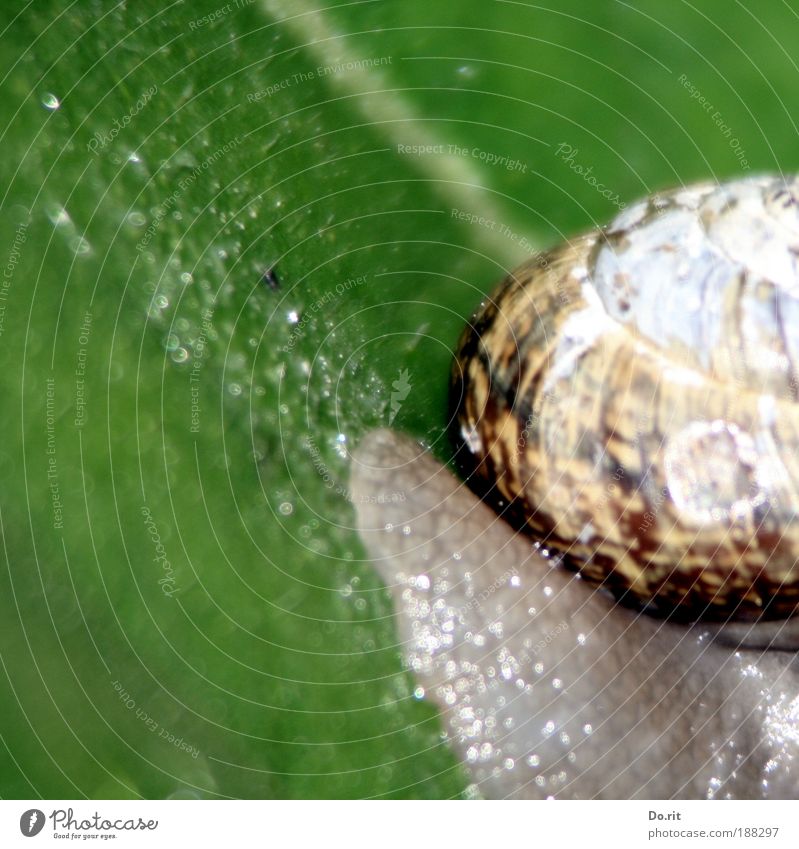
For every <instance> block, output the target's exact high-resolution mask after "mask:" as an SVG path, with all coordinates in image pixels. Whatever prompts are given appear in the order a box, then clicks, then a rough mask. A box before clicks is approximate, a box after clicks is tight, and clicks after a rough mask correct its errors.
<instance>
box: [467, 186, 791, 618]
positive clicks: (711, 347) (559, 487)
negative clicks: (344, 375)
mask: <svg viewBox="0 0 799 849" xmlns="http://www.w3.org/2000/svg"><path fill="white" fill-rule="evenodd" d="M798 257H799V181H797V180H789V181H786V180H785V179H783V178H777V177H755V178H747V179H744V180H737V181H734V182H730V183H726V184H722V185H717V184H710V183H707V184H700V185H696V186H692V187H689V188H686V189H678V190H675V191H671V192H666V193H662V194H656V195H653V196H652V197H650V198H648V199H646V200H643V201H641V202H639V203H636V204H635V205H633V206H631V207H630V208H628V209H626V210H625V211H624V212H622V213H621V214H620V215H619V216H618V217H617V218H616V219H615V220H614V221H613V222H612V223H611V224H610V226H609V227H607V228H605V229H603V230H597V231H594V232H592V233H589V234H587V235H584V236H581V237H579V238H576V239H574V240H571V241H569V242H568V243H565V244H563V245H562V246H560V247H557V248H556V249H554V250H553V251H551V252H549V253H547V254H543V255H540V256H538V257H536V258H534V259H533V260H531V261H530V262H528V263H527V264H525V265H523V266H522V267H521V268H519V269H518V270H517V271H516V272H514V273H513V274H511V275H510V276H509V277H507V278H506V279H505V281H504V282H503V283H502V284H501V285H500V286H499V288H498V289H497V291H496V292H495V293H494V294H493V296H492V297H491V298H489V299H488V300H487V301H485V302H484V304H483V305H482V306H481V308H480V310H479V311H478V313H477V315H476V316H475V318H474V319H473V320H472V322H471V323H470V324H469V325H468V326H467V328H466V330H465V332H464V334H463V336H462V338H461V341H460V343H459V348H458V353H457V356H456V359H455V363H454V366H453V372H452V396H451V397H452V403H453V407H454V414H455V418H454V421H455V422H456V440H457V443H458V446H459V450H458V456H459V460H460V461H462V463H463V465H464V467H465V468H466V469H467V470H468V472H469V479H470V483H472V484H473V485H475V486H476V487H477V488H479V489H481V490H482V491H483V492H485V493H487V494H488V495H489V497H490V498H491V499H493V500H494V502H495V503H496V504H497V505H498V506H502V507H503V508H504V509H505V510H506V511H507V514H506V515H509V517H511V518H514V519H515V520H516V521H518V522H520V523H522V524H524V525H526V526H527V528H528V529H529V530H531V531H532V532H534V533H535V534H536V535H537V536H539V537H540V538H542V539H543V540H545V541H546V544H547V545H549V546H551V547H553V548H556V549H558V550H560V551H562V552H564V553H565V554H566V555H567V560H568V561H569V562H570V563H571V564H572V565H574V566H575V567H576V568H578V569H579V570H580V573H581V574H582V575H583V576H584V577H586V578H588V579H589V580H591V581H593V582H596V583H598V584H602V585H604V586H605V587H607V588H609V589H610V590H611V591H613V592H614V593H615V594H616V595H617V596H619V597H620V598H624V599H626V600H628V601H634V602H636V603H637V604H640V605H643V606H646V607H647V608H648V609H653V610H655V611H656V612H661V613H666V612H668V613H670V614H672V615H676V616H678V617H682V618H686V619H697V618H707V619H714V618H715V619H722V618H723V619H727V618H730V617H735V618H742V619H752V618H785V617H788V616H790V615H791V614H792V613H793V612H794V611H795V608H796V606H797V603H798V602H799V567H797V557H799V522H797V520H796V516H797V509H799V452H797V447H799V402H798V400H797V398H798V396H799V379H798V375H797V370H799V267H798V265H797V261H798V260H797V258H798Z"/></svg>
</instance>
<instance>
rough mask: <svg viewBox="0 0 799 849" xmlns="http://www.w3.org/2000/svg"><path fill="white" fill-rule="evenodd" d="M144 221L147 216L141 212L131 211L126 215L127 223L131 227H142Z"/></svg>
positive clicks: (145, 221)
mask: <svg viewBox="0 0 799 849" xmlns="http://www.w3.org/2000/svg"><path fill="white" fill-rule="evenodd" d="M146 223H147V218H146V217H145V215H144V213H142V212H131V213H130V215H128V224H130V225H131V226H132V227H144V225H145V224H146Z"/></svg>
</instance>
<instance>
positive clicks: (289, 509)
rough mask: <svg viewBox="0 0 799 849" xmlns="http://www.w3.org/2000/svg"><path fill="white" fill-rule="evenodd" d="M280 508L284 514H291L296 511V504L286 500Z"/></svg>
mask: <svg viewBox="0 0 799 849" xmlns="http://www.w3.org/2000/svg"><path fill="white" fill-rule="evenodd" d="M278 510H280V513H281V515H282V516H290V515H291V514H292V513H293V512H294V505H293V504H292V503H291V502H290V501H284V502H283V503H282V504H281V505H280V507H278Z"/></svg>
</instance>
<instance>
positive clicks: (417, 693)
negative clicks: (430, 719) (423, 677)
mask: <svg viewBox="0 0 799 849" xmlns="http://www.w3.org/2000/svg"><path fill="white" fill-rule="evenodd" d="M413 697H414V699H423V698H424V687H417V688H416V689H415V690H414V691H413ZM472 748H473V747H472ZM470 751H471V750H470ZM475 754H476V753H475Z"/></svg>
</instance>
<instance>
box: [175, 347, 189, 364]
mask: <svg viewBox="0 0 799 849" xmlns="http://www.w3.org/2000/svg"><path fill="white" fill-rule="evenodd" d="M188 358H189V352H188V351H187V350H186V349H185V348H175V350H174V351H173V352H172V361H173V362H176V363H185V362H186V360H188Z"/></svg>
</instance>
